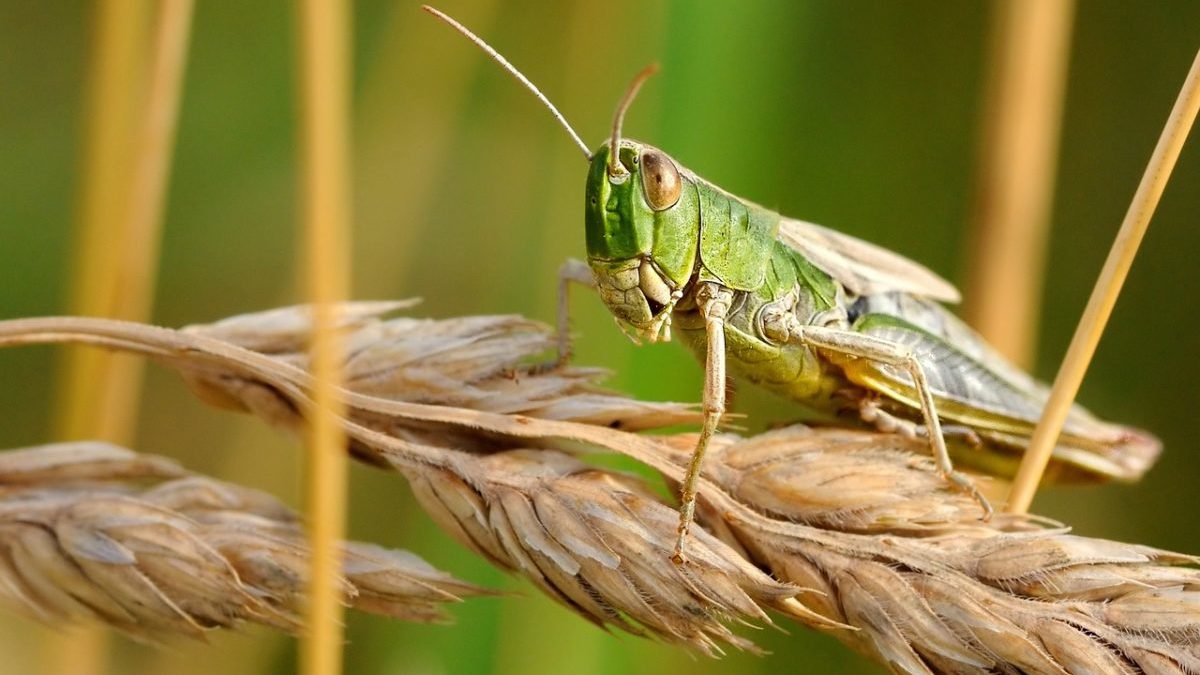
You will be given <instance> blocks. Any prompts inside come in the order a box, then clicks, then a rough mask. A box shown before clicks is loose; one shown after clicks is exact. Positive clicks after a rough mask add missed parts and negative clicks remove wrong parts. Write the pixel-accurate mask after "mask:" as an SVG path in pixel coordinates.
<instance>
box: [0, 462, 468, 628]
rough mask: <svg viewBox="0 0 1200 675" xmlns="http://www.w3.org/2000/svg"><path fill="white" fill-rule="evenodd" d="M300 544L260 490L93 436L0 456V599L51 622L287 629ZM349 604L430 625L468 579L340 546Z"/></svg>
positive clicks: (404, 556) (304, 563)
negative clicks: (252, 625)
mask: <svg viewBox="0 0 1200 675" xmlns="http://www.w3.org/2000/svg"><path fill="white" fill-rule="evenodd" d="M308 559H309V552H308V548H307V545H306V544H305V540H304V535H303V532H302V531H301V528H300V523H299V522H298V520H297V518H296V515H295V514H294V513H293V512H292V511H291V510H290V509H288V508H287V507H286V506H284V505H283V504H282V503H280V502H279V501H277V500H276V499H275V498H273V497H271V496H270V495H267V494H265V493H262V492H258V491H255V490H250V489H248V488H244V487H239V486H237V485H232V484H229V483H223V482H220V481H217V480H213V479H211V478H206V477H204V476H199V475H195V474H190V473H188V472H187V471H185V470H183V469H182V468H181V467H179V466H178V465H177V464H175V463H173V462H171V461H169V460H167V459H164V458H161V457H154V456H151V455H139V454H136V453H134V452H131V451H129V450H125V449H123V448H119V447H117V446H114V445H109V444H107V443H101V442H75V443H61V444H56V445H46V446H40V447H33V448H25V449H20V450H10V451H7V452H2V453H0V600H2V601H3V602H4V603H5V604H6V605H8V606H9V607H12V608H15V609H17V610H19V611H22V612H24V613H25V614H27V615H29V616H31V617H33V618H35V619H38V620H40V621H43V622H45V623H48V624H51V625H61V624H63V623H70V622H76V621H80V620H99V621H102V622H105V623H107V624H109V625H111V626H113V627H115V628H117V629H119V630H121V631H123V632H125V633H128V634H130V635H132V636H135V637H138V638H142V639H151V640H153V639H157V638H160V637H164V636H166V635H174V634H182V635H188V636H192V637H202V636H203V635H204V633H205V632H206V631H207V630H209V629H212V628H224V627H229V626H233V625H236V624H238V623H241V622H247V621H248V622H254V623H261V624H265V625H268V626H274V627H276V628H281V629H284V630H289V631H295V630H299V628H300V620H299V616H300V614H299V613H300V610H301V607H302V605H303V602H304V597H303V596H304V593H303V591H304V580H305V577H306V575H307V572H308ZM339 585H340V589H339V590H340V592H341V594H342V597H343V598H344V599H345V601H346V603H347V604H349V605H350V606H351V607H354V608H355V609H358V610H361V611H364V612H371V613H374V614H381V615H384V616H389V617H392V618H396V619H404V620H407V621H426V622H428V621H443V620H445V619H446V618H447V617H446V614H445V613H444V611H443V610H442V607H441V605H442V604H443V603H446V602H454V601H458V600H460V599H461V598H463V597H465V596H469V595H478V594H479V593H480V592H482V591H481V589H479V588H477V587H475V586H473V585H471V584H468V583H465V582H462V581H459V580H457V579H454V578H453V577H451V576H450V575H448V574H445V573H443V572H439V571H438V570H435V569H433V568H432V567H430V566H429V565H428V564H427V563H426V562H425V561H423V560H421V559H420V558H418V557H417V556H415V555H413V554H412V553H409V552H407V551H399V550H389V549H385V548H381V547H379V546H375V545H372V544H365V543H359V542H346V543H344V544H343V545H342V576H341V578H340V579H339Z"/></svg>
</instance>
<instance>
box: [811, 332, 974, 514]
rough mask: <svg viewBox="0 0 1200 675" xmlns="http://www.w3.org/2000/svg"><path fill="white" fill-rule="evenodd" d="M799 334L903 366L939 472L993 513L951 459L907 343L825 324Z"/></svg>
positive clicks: (929, 394)
mask: <svg viewBox="0 0 1200 675" xmlns="http://www.w3.org/2000/svg"><path fill="white" fill-rule="evenodd" d="M796 333H797V335H796V337H797V338H798V339H799V340H800V341H802V342H804V343H805V344H808V345H811V346H813V347H816V348H818V349H823V350H826V351H830V352H837V353H839V354H844V355H846V356H850V357H854V358H861V359H870V360H872V361H877V362H879V363H884V364H887V365H889V366H895V367H898V368H904V369H905V370H906V371H908V374H909V377H911V378H912V382H913V390H914V391H915V392H916V394H917V400H918V401H919V402H920V405H921V415H922V417H923V418H924V423H925V431H926V435H927V436H928V438H929V445H930V450H932V452H933V460H934V462H935V464H936V465H937V470H938V473H939V474H940V475H941V476H942V477H943V478H945V479H946V480H947V481H949V482H950V483H952V484H954V485H955V486H957V487H958V488H960V489H962V490H964V491H966V492H969V493H970V494H971V496H972V497H974V498H975V500H976V501H977V502H979V506H980V507H981V508H982V509H983V519H984V520H988V519H990V518H991V516H992V505H991V504H990V503H988V500H987V498H985V497H984V496H983V495H982V494H981V493H980V492H979V490H978V489H977V488H976V487H975V485H974V483H972V482H971V479H969V478H967V477H966V476H964V475H963V474H961V473H959V472H958V471H955V470H954V466H953V464H951V462H950V453H949V451H948V450H947V449H946V439H945V436H944V435H943V432H942V424H941V421H939V420H938V416H937V409H936V406H935V405H934V402H933V393H932V392H931V391H930V388H929V381H928V380H927V379H926V377H925V369H924V368H923V367H922V366H921V362H920V360H919V359H917V357H916V355H914V354H913V353H912V350H910V349H909V348H908V347H905V346H903V345H898V344H895V343H893V342H889V341H887V340H881V339H880V338H877V337H873V336H870V335H864V334H862V333H855V332H852V331H848V330H839V329H836V328H826V327H822V326H797V327H796Z"/></svg>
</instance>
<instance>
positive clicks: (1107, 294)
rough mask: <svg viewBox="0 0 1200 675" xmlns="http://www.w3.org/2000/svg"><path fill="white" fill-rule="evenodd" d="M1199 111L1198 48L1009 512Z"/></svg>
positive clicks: (1021, 495)
mask: <svg viewBox="0 0 1200 675" xmlns="http://www.w3.org/2000/svg"><path fill="white" fill-rule="evenodd" d="M1197 113H1200V52H1197V53H1196V57H1195V59H1194V60H1193V61H1192V67H1191V68H1190V69H1189V70H1188V74H1187V78H1186V79H1185V80H1184V82H1183V88H1182V89H1180V91H1179V96H1178V98H1176V99H1175V105H1174V106H1173V107H1172V108H1171V114H1170V115H1169V116H1168V117H1167V123H1166V126H1164V127H1163V130H1162V134H1161V135H1160V136H1159V137H1158V143H1157V144H1156V145H1155V146H1154V153H1153V154H1152V155H1151V156H1150V161H1149V163H1147V165H1146V171H1145V173H1143V174H1142V180H1141V182H1140V183H1138V188H1137V192H1136V193H1134V195H1133V200H1132V201H1131V202H1130V204H1129V210H1128V211H1126V212H1125V218H1124V220H1123V221H1122V222H1121V229H1120V230H1118V231H1117V236H1116V237H1115V238H1114V239H1113V243H1112V247H1111V248H1110V249H1109V251H1108V257H1107V258H1106V259H1105V260H1104V267H1103V268H1101V270H1100V275H1099V276H1098V277H1097V278H1096V284H1095V286H1093V287H1092V294H1091V297H1089V298H1088V303H1087V306H1086V307H1084V309H1083V316H1081V317H1079V325H1077V326H1076V327H1075V334H1074V335H1073V336H1072V337H1071V344H1070V345H1069V346H1068V347H1067V353H1066V355H1065V356H1063V360H1062V364H1061V365H1060V366H1059V369H1058V374H1057V375H1055V376H1054V384H1053V386H1052V387H1051V388H1050V396H1049V398H1047V400H1046V406H1045V411H1044V412H1043V413H1042V419H1041V420H1040V421H1039V422H1038V425H1037V428H1035V429H1034V430H1033V436H1032V437H1031V438H1030V439H1029V446H1028V448H1027V449H1026V451H1025V456H1024V458H1023V459H1022V460H1021V466H1020V468H1019V469H1018V470H1017V475H1016V476H1015V477H1014V478H1013V484H1012V493H1011V494H1010V495H1009V498H1008V504H1007V505H1006V506H1005V509H1006V510H1008V511H1011V512H1013V513H1024V512H1025V511H1027V510H1029V505H1030V504H1031V503H1032V502H1033V495H1034V494H1035V493H1036V492H1037V487H1038V484H1039V483H1041V479H1042V474H1043V473H1044V472H1045V470H1046V465H1047V463H1049V461H1050V455H1051V453H1052V452H1054V446H1055V443H1056V441H1057V440H1058V435H1059V434H1060V433H1061V432H1062V430H1063V425H1064V424H1065V422H1066V420H1067V415H1068V414H1069V412H1070V409H1071V405H1072V402H1073V401H1074V400H1075V394H1076V393H1078V391H1079V385H1081V384H1082V383H1083V375H1084V373H1086V372H1087V367H1088V364H1090V363H1091V361H1092V356H1094V355H1095V353H1096V346H1097V345H1099V344H1100V336H1101V335H1102V334H1103V333H1104V327H1105V326H1106V325H1107V324H1108V318H1109V317H1110V316H1112V311H1113V307H1115V306H1116V304H1117V296H1119V295H1120V294H1121V287H1122V286H1124V284H1125V277H1126V276H1127V275H1128V274H1129V268H1130V267H1132V266H1133V259H1134V257H1135V256H1136V255H1137V251H1138V246H1140V245H1141V243H1142V237H1143V236H1145V234H1146V230H1147V229H1149V227H1150V218H1151V217H1152V216H1153V215H1154V209H1156V208H1157V207H1158V200H1159V198H1160V197H1162V193H1163V190H1165V189H1166V187H1167V180H1169V179H1170V177H1171V171H1172V170H1173V169H1174V168H1175V161H1176V160H1178V159H1179V153H1180V152H1181V151H1182V150H1183V144H1184V142H1185V141H1186V140H1187V137H1188V133H1189V132H1190V131H1191V130H1192V123H1194V122H1195V121H1196V114H1197Z"/></svg>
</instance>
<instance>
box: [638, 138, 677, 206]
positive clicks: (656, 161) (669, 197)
mask: <svg viewBox="0 0 1200 675" xmlns="http://www.w3.org/2000/svg"><path fill="white" fill-rule="evenodd" d="M641 164H642V192H644V193H646V203H648V204H649V205H650V208H652V209H654V210H655V211H663V210H665V209H669V208H671V207H672V206H675V203H676V202H678V201H679V194H680V192H681V191H682V190H683V179H682V178H680V176H679V169H677V168H675V162H672V161H671V158H670V157H667V156H666V155H665V154H663V153H661V152H659V151H658V150H646V151H644V152H643V153H642V162H641Z"/></svg>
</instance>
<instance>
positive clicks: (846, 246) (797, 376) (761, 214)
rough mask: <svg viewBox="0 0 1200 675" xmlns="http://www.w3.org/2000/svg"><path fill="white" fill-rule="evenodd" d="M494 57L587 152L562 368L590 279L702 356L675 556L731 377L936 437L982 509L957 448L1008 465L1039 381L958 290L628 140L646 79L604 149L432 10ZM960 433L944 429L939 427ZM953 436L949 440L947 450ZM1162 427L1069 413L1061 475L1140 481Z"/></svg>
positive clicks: (1029, 426)
mask: <svg viewBox="0 0 1200 675" xmlns="http://www.w3.org/2000/svg"><path fill="white" fill-rule="evenodd" d="M425 9H426V11H428V12H430V13H431V14H434V15H435V16H437V17H438V18H440V19H442V20H443V21H445V22H446V23H448V24H450V25H451V26H452V27H454V28H455V29H456V30H458V31H459V32H460V33H462V34H463V35H465V36H466V37H467V38H468V39H470V40H471V41H472V42H474V43H475V44H476V45H478V46H479V47H481V48H482V49H483V50H484V51H486V52H487V53H488V54H489V55H490V56H491V57H492V58H493V59H494V60H495V61H496V62H497V63H499V64H500V65H501V66H502V67H503V68H504V69H505V70H507V71H508V72H509V73H510V74H512V75H513V76H514V77H516V78H517V79H518V80H519V81H520V82H521V83H522V84H524V85H525V86H526V87H527V88H528V89H529V90H530V91H531V92H533V94H534V95H535V96H537V98H538V99H539V100H540V101H541V102H542V103H543V104H544V105H545V106H546V107H547V108H548V109H549V110H550V111H551V113H552V114H553V115H554V116H555V118H556V119H557V120H558V121H559V123H560V124H561V125H562V126H563V128H565V129H566V130H567V133H568V134H570V136H571V138H572V139H573V140H574V142H575V143H576V145H578V146H579V147H580V148H581V149H582V150H583V153H584V156H585V157H586V158H587V160H588V162H589V165H590V168H589V170H588V176H587V187H586V191H585V216H584V222H585V229H586V239H587V264H586V265H584V264H583V263H580V262H578V261H572V262H570V263H568V264H567V265H565V266H564V268H563V271H562V272H561V273H560V284H559V340H560V341H559V358H560V360H559V363H561V362H563V361H565V359H566V358H567V355H568V354H569V348H570V344H569V338H568V324H567V303H566V297H567V294H566V290H567V283H568V282H571V281H578V282H582V283H585V284H588V285H591V286H594V287H595V288H596V289H597V290H598V291H599V294H600V297H601V299H602V300H603V301H604V304H605V305H607V306H608V309H609V310H610V311H611V312H612V314H613V316H614V317H615V318H616V320H617V324H618V325H619V326H620V327H621V328H622V330H623V331H625V332H626V333H627V334H628V335H629V336H630V337H632V338H634V339H635V341H636V340H638V339H639V338H640V339H643V340H646V341H649V342H658V341H667V340H670V339H671V330H672V327H674V328H675V330H676V331H677V332H678V334H679V335H680V336H681V337H682V340H683V342H684V343H685V344H687V345H688V347H690V348H691V349H692V351H693V352H695V354H696V355H697V356H698V357H699V358H700V360H701V361H702V362H703V363H705V382H704V397H703V415H704V420H703V427H702V430H701V433H700V437H699V439H698V441H697V443H696V448H695V450H694V452H693V453H692V457H691V461H690V463H689V466H688V469H687V473H686V475H685V478H684V481H683V484H682V487H681V494H680V521H679V530H678V538H677V540H676V543H675V555H674V556H673V558H674V560H675V561H676V562H677V563H679V562H682V561H683V559H684V558H683V555H684V547H685V541H686V538H687V533H688V528H689V526H690V524H691V521H692V518H693V514H694V510H695V502H696V487H697V481H698V478H699V475H700V470H701V467H702V463H703V460H704V454H705V450H706V449H707V447H708V444H709V441H710V440H711V438H712V436H713V434H715V433H716V431H717V429H718V425H719V423H720V420H721V417H722V415H723V414H724V412H725V381H726V366H727V365H728V366H729V370H730V371H731V372H732V373H733V374H734V375H736V376H738V377H742V378H745V379H747V380H750V381H751V382H755V383H757V384H759V385H761V386H763V387H765V388H767V389H769V390H771V391H773V392H775V393H776V394H779V395H782V396H784V397H786V398H789V399H792V400H794V401H797V402H800V403H803V404H805V405H806V406H807V407H808V408H810V409H812V410H816V411H820V412H826V413H840V412H844V411H850V412H852V413H854V417H855V419H856V422H858V423H861V424H864V425H868V426H874V427H876V428H878V429H881V430H884V431H894V432H899V433H903V434H905V435H908V436H923V437H925V438H926V439H928V443H929V446H930V450H931V452H932V455H933V459H934V462H935V465H936V470H937V472H938V473H939V474H940V475H941V476H943V477H944V478H945V479H946V480H947V481H949V482H950V483H952V484H953V485H954V486H956V487H957V488H959V489H961V490H963V491H966V492H969V493H971V494H972V495H974V497H975V498H976V499H977V500H978V501H979V503H980V505H981V507H982V509H983V517H984V518H985V519H986V518H987V517H989V516H990V514H991V507H990V505H989V504H988V502H987V500H986V499H984V497H983V496H982V495H980V493H979V492H978V490H976V489H975V487H974V485H973V484H972V482H971V481H970V480H969V479H968V478H967V477H966V476H964V475H962V474H960V473H958V472H957V471H955V470H954V468H953V465H952V463H951V460H950V450H951V448H953V449H955V450H956V453H955V456H956V457H958V458H960V459H963V460H964V461H965V462H967V463H970V464H973V465H974V466H976V467H977V468H980V469H983V470H985V471H988V472H990V473H995V474H998V475H1011V474H1012V473H1013V472H1014V470H1015V467H1016V462H1017V461H1018V460H1019V456H1020V453H1021V452H1023V451H1024V449H1025V447H1026V446H1027V444H1028V441H1029V437H1030V435H1031V434H1032V432H1033V428H1034V426H1035V425H1036V423H1037V421H1038V418H1039V417H1040V416H1041V412H1042V408H1043V405H1044V403H1045V400H1046V398H1047V395H1048V391H1047V388H1046V387H1045V386H1044V385H1042V384H1041V383H1039V382H1036V381H1035V380H1034V379H1033V378H1031V377H1030V376H1029V375H1027V374H1025V373H1024V372H1022V371H1021V370H1020V369H1018V368H1016V367H1015V366H1013V365H1011V364H1009V363H1008V362H1007V361H1006V360H1005V359H1004V358H1003V357H1001V356H1000V355H999V353H997V352H996V351H995V350H994V349H992V348H991V347H990V346H989V345H987V344H986V343H985V342H984V341H983V339H982V338H981V337H979V336H978V335H977V334H976V333H975V332H974V331H972V330H971V329H970V328H969V327H967V326H966V325H965V324H964V323H962V321H960V320H959V319H958V318H957V317H955V316H954V315H953V314H951V313H950V312H949V311H947V310H946V309H945V308H944V307H943V306H942V305H941V304H939V301H941V302H956V301H958V300H959V294H958V291H957V290H955V288H954V287H953V286H952V285H951V284H950V283H948V282H946V281H945V280H944V279H942V278H940V277H938V276H937V275H936V274H934V273H933V272H931V271H929V270H928V269H926V268H925V267H922V266H921V265H919V264H917V263H914V262H912V261H910V260H907V259H905V258H903V257H901V256H899V255H897V254H895V253H892V252H890V251H887V250H885V249H883V248H880V247H878V246H875V245H873V244H869V243H867V242H865V241H862V240H859V239H856V238H853V237H850V236H847V235H844V234H841V233H838V232H835V231H833V230H830V229H827V228H824V227H821V226H819V225H814V224H812V223H807V222H803V221H800V220H794V219H791V218H786V217H784V216H781V215H780V214H778V213H776V212H774V211H771V210H770V209H767V208H764V207H762V206H759V205H757V204H754V203H751V202H749V201H747V200H745V199H742V198H740V197H737V196H735V195H733V194H730V193H729V192H727V191H726V190H723V189H721V188H719V187H717V186H716V185H713V184H712V183H710V182H708V181H706V180H704V179H703V178H700V177H699V176H697V175H695V174H694V173H692V172H690V171H688V170H687V169H686V168H683V167H682V166H681V165H680V164H679V163H677V162H676V161H675V160H673V159H672V158H671V157H670V156H668V155H667V154H666V153H665V152H663V151H662V150H659V149H658V148H655V147H653V146H651V145H648V144H646V143H640V142H638V141H633V140H629V139H626V138H622V137H621V126H622V122H623V119H624V115H625V111H626V110H627V109H628V108H629V105H630V104H631V103H632V101H633V98H634V97H635V96H636V94H637V91H638V89H639V88H640V86H641V84H642V83H643V82H644V81H645V79H646V78H647V77H649V75H650V74H651V73H652V72H653V71H654V69H653V68H647V69H646V70H644V71H642V72H641V73H640V74H639V75H638V76H637V77H636V78H635V79H634V81H633V83H632V84H631V85H630V87H629V89H628V90H627V92H626V94H625V96H624V97H623V99H622V101H621V103H620V105H619V106H618V108H617V112H616V114H615V115H614V121H613V127H612V134H611V135H610V137H609V139H608V140H607V142H606V143H605V144H604V145H602V146H600V147H599V148H597V149H596V150H595V151H594V152H592V151H590V150H588V147H587V145H586V144H584V142H583V141H582V140H581V139H580V138H579V135H578V134H577V133H575V131H574V130H573V129H572V128H571V126H570V124H568V123H567V121H566V119H565V118H564V117H563V116H562V114H561V113H559V111H558V110H557V108H555V107H554V105H553V104H551V103H550V101H549V100H548V99H547V98H546V97H545V95H543V94H542V93H541V92H540V91H539V90H538V89H537V87H535V86H534V85H533V84H532V83H531V82H530V81H529V80H528V79H527V78H525V76H524V75H522V74H521V73H520V72H519V71H518V70H517V69H516V68H515V67H513V66H512V65H511V64H510V63H509V62H508V61H507V60H505V59H504V57H502V56H501V55H500V54H499V53H497V52H496V51H495V50H494V49H492V48H491V47H490V46H488V45H487V44H486V43H485V42H484V41H483V40H481V39H480V38H478V37H476V36H475V35H474V34H473V33H471V32H470V31H469V30H467V29H466V28H465V27H463V26H462V25H461V24H459V23H458V22H456V21H455V20H453V19H451V18H450V17H448V16H446V15H445V14H442V13H441V12H439V11H437V10H435V9H432V8H429V7H426V8H425ZM942 419H945V420H947V421H948V422H952V423H953V426H950V427H947V428H945V429H943V427H942V424H941V420H942ZM947 440H950V441H951V444H950V446H948V445H947ZM1159 448H1160V446H1159V442H1158V440H1157V439H1155V438H1154V437H1153V436H1151V435H1149V434H1147V433H1145V432H1142V431H1139V430H1136V429H1131V428H1128V427H1122V426H1118V425H1114V424H1109V423H1106V422H1102V421H1100V420H1099V419H1097V418H1095V417H1093V416H1092V415H1091V414H1089V413H1088V412H1087V411H1086V410H1084V409H1083V408H1081V407H1078V406H1076V407H1075V408H1074V409H1073V410H1072V412H1071V415H1070V417H1069V418H1068V421H1067V424H1066V427H1065V429H1064V431H1063V433H1062V435H1061V436H1060V438H1059V440H1058V444H1057V447H1056V448H1055V451H1054V460H1055V468H1054V474H1056V475H1055V476H1054V477H1056V478H1060V479H1069V480H1070V479H1073V480H1080V479H1091V480H1104V479H1118V480H1136V479H1137V478H1139V477H1140V476H1141V474H1142V473H1143V472H1144V471H1145V470H1146V469H1147V468H1148V467H1149V465H1150V464H1152V463H1153V461H1154V459H1155V457H1156V456H1157V454H1158V451H1159Z"/></svg>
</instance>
